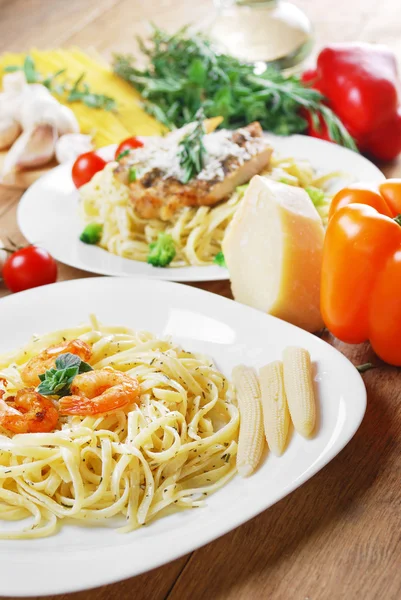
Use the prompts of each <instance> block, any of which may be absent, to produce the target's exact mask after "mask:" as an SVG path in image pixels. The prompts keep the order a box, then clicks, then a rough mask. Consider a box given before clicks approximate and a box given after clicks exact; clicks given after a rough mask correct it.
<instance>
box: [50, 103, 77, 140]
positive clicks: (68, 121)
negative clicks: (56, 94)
mask: <svg viewBox="0 0 401 600" xmlns="http://www.w3.org/2000/svg"><path fill="white" fill-rule="evenodd" d="M55 126H56V127H57V132H58V134H59V135H65V134H67V133H79V123H78V121H77V118H76V116H75V115H74V113H73V112H72V110H71V108H68V106H64V104H59V105H58V114H57V119H56V121H55Z"/></svg>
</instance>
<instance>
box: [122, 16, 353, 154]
mask: <svg viewBox="0 0 401 600" xmlns="http://www.w3.org/2000/svg"><path fill="white" fill-rule="evenodd" d="M138 43H139V47H140V50H141V51H142V53H143V54H144V55H145V56H146V57H147V59H148V61H149V62H148V66H147V67H146V68H144V69H140V68H138V67H136V66H135V64H134V59H133V58H132V57H131V56H121V55H117V56H115V58H114V70H115V72H116V73H117V74H118V75H120V76H121V77H123V78H124V79H126V80H127V81H129V82H130V83H132V85H133V86H134V87H135V88H136V89H138V90H139V91H140V93H141V94H142V96H143V98H144V99H145V102H144V105H145V108H146V110H147V111H148V112H149V113H151V114H153V115H154V116H155V117H156V118H157V119H158V120H159V121H160V122H162V123H164V124H165V125H166V126H167V127H168V128H170V129H172V128H174V127H181V126H182V125H184V124H185V123H189V122H191V121H192V120H193V119H194V117H195V115H196V113H197V111H198V110H199V108H200V107H201V106H202V107H203V108H204V111H205V114H206V116H207V117H214V116H222V117H224V125H225V126H226V127H230V128H235V127H241V126H244V125H247V124H248V123H250V122H252V121H259V122H260V124H261V126H262V127H263V129H264V130H266V131H271V132H273V133H276V134H279V135H289V134H292V133H301V132H302V131H304V130H305V129H306V127H307V122H306V120H305V119H304V118H303V116H302V115H301V112H302V109H306V110H308V111H309V112H310V113H311V115H312V118H313V119H314V122H315V124H316V125H317V126H318V125H319V116H321V117H322V119H323V121H324V123H325V124H326V125H327V127H328V129H329V132H330V135H331V136H332V138H333V140H335V141H336V142H338V143H340V144H342V145H343V146H346V147H348V148H352V149H353V150H356V146H355V143H354V141H353V139H352V137H351V136H350V135H349V133H348V132H347V130H346V129H345V127H344V125H343V124H342V123H341V121H340V120H339V119H338V117H337V116H336V115H335V114H334V113H333V111H332V110H331V109H330V108H328V107H327V106H326V105H324V104H323V101H324V97H323V96H322V94H320V92H318V91H317V90H314V89H312V88H310V87H307V86H305V85H304V84H303V83H302V82H301V81H300V79H299V78H298V77H296V76H291V77H285V76H284V75H283V74H282V73H281V72H280V71H277V70H276V69H274V68H268V69H266V71H264V72H263V73H262V74H260V75H257V74H256V73H255V69H254V66H253V65H251V64H247V63H244V62H241V61H240V60H238V59H237V58H234V57H232V56H228V55H227V54H223V53H221V52H219V51H218V50H217V49H216V48H215V47H214V45H213V43H212V41H211V40H210V39H209V38H208V37H206V36H205V35H203V34H200V33H190V32H189V29H188V27H184V28H183V29H180V30H179V31H178V32H177V33H175V34H174V35H170V34H168V33H166V32H164V31H162V30H160V29H157V28H154V29H153V33H152V35H151V37H150V40H149V41H148V42H147V43H146V42H145V41H144V40H142V39H141V38H138Z"/></svg>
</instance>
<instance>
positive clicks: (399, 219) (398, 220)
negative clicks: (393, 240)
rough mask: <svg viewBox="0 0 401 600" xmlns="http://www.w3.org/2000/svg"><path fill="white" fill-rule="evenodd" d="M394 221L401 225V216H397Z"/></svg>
mask: <svg viewBox="0 0 401 600" xmlns="http://www.w3.org/2000/svg"><path fill="white" fill-rule="evenodd" d="M394 221H395V222H396V223H397V224H398V225H401V215H397V216H396V217H394Z"/></svg>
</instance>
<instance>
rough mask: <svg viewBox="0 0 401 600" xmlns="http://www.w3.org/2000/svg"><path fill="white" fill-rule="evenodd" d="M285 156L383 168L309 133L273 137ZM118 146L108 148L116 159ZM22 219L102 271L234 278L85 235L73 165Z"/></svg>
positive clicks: (27, 204)
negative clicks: (132, 253)
mask: <svg viewBox="0 0 401 600" xmlns="http://www.w3.org/2000/svg"><path fill="white" fill-rule="evenodd" d="M269 137H270V138H271V142H272V145H273V147H274V148H275V149H276V150H277V151H278V152H279V153H280V154H281V155H283V156H291V157H294V158H297V159H305V160H308V161H310V163H311V164H312V165H313V166H314V167H315V168H316V169H318V170H319V171H322V172H327V173H328V172H330V171H341V172H344V173H346V174H349V175H350V178H351V179H352V180H356V181H358V180H362V181H372V182H379V181H382V180H383V179H384V175H383V174H382V173H381V171H380V170H379V169H378V168H377V167H376V166H375V165H374V164H372V163H371V162H369V161H368V160H367V159H366V158H364V157H363V156H361V155H360V154H357V153H355V152H352V151H351V150H347V149H345V148H341V147H340V146H337V145H336V144H331V143H329V142H325V141H322V140H317V139H314V138H310V137H307V136H303V135H293V136H289V137H277V136H269ZM111 150H112V147H109V148H104V149H103V151H102V154H103V155H104V157H105V158H108V159H110V158H112V156H113V153H112V152H111ZM17 218H18V224H19V227H20V229H21V231H22V233H23V235H24V236H25V237H26V238H27V240H28V241H29V242H30V243H32V244H39V245H41V246H43V247H44V248H46V250H48V251H49V252H50V254H52V255H53V256H54V258H56V259H57V260H59V261H61V262H63V263H65V264H67V265H70V266H71V267H76V268H77V269H83V270H84V271H89V272H91V273H98V274H100V275H119V276H125V277H132V276H134V275H137V276H141V277H149V278H152V279H165V280H170V281H213V280H224V279H228V271H227V269H224V268H222V267H218V266H215V265H212V266H206V267H192V266H191V267H180V268H166V269H160V268H155V267H153V266H152V265H148V264H146V263H143V262H139V261H136V260H129V259H126V258H121V257H120V256H116V255H114V254H111V253H110V252H107V251H106V250H103V249H102V248H99V247H98V246H89V245H87V244H84V243H83V242H81V241H80V240H79V235H80V233H81V231H82V223H81V221H80V219H79V216H78V193H77V190H76V189H75V186H74V184H73V182H72V179H71V164H65V165H60V166H59V167H56V168H55V169H53V170H52V171H50V172H49V173H47V174H46V175H44V176H43V177H41V178H40V179H39V180H38V181H37V182H35V183H34V184H33V185H32V186H31V187H30V188H29V189H28V190H27V191H26V192H25V194H24V195H23V196H22V198H21V201H20V204H19V207H18V213H17Z"/></svg>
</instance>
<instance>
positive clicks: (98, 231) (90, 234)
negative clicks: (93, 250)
mask: <svg viewBox="0 0 401 600" xmlns="http://www.w3.org/2000/svg"><path fill="white" fill-rule="evenodd" d="M102 231H103V225H99V223H89V225H87V226H86V227H85V229H84V230H83V232H82V233H81V235H80V236H79V239H80V240H81V242H84V243H85V244H97V243H98V242H100V238H101V237H102Z"/></svg>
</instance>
